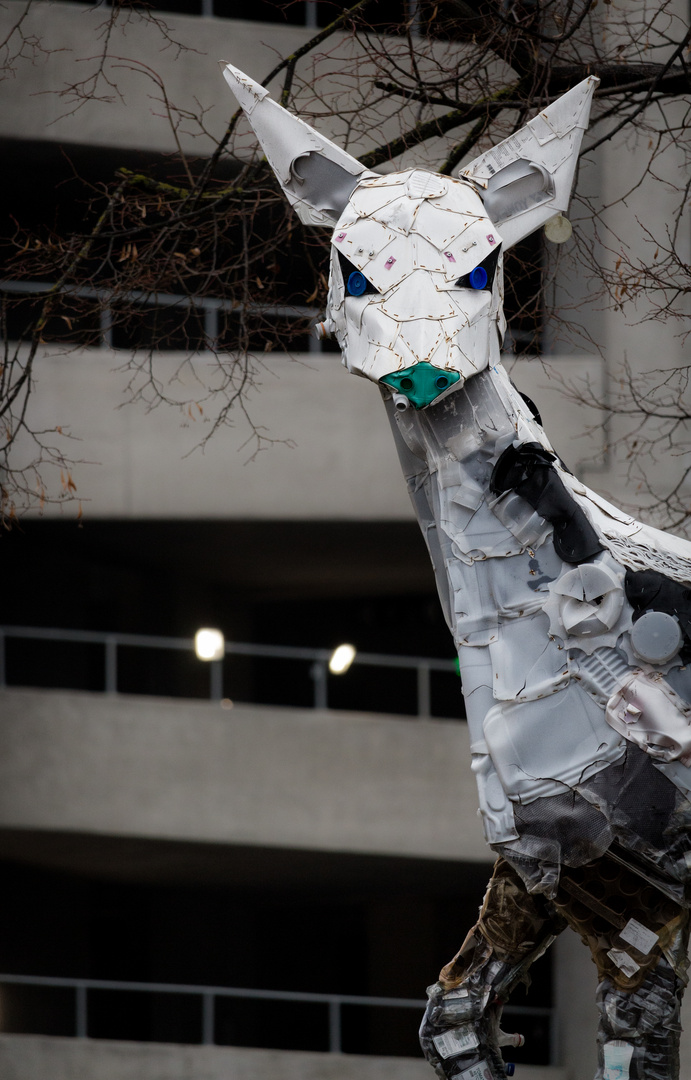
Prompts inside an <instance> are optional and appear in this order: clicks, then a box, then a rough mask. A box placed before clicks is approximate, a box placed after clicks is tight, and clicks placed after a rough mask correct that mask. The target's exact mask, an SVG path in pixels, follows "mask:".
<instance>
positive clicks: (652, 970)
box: [555, 855, 689, 1080]
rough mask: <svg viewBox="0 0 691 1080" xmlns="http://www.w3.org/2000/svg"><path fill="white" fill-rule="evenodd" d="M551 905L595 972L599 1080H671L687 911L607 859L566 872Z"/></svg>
mask: <svg viewBox="0 0 691 1080" xmlns="http://www.w3.org/2000/svg"><path fill="white" fill-rule="evenodd" d="M555 904H556V906H557V907H558V908H559V910H560V911H561V912H562V913H563V914H564V916H565V917H566V919H567V921H568V922H569V924H570V925H571V926H572V927H573V928H574V930H576V931H577V932H578V933H579V934H580V936H581V938H582V939H583V941H584V942H585V943H586V944H587V945H588V946H589V947H590V950H591V952H592V955H593V960H594V962H595V964H596V965H597V969H598V975H599V985H598V988H597V1005H598V1010H599V1014H600V1019H599V1029H598V1059H599V1060H598V1071H597V1080H677V1077H678V1076H679V1036H680V1034H681V1025H680V1022H679V1011H680V1006H681V999H682V994H683V992H684V987H685V986H686V982H687V978H686V970H687V967H688V961H687V959H686V951H687V945H688V936H689V911H688V910H687V909H685V908H682V907H680V906H679V904H677V903H675V901H674V900H672V899H671V897H669V896H667V895H666V894H665V893H663V892H661V891H660V890H659V889H657V888H655V887H654V886H652V884H651V883H650V881H649V880H646V879H644V878H642V877H640V876H639V875H637V874H636V873H634V872H633V870H632V869H630V868H625V867H623V866H622V865H621V864H619V863H617V862H615V861H614V860H613V859H612V858H611V857H610V856H609V855H605V856H603V857H602V858H601V859H598V860H597V861H596V862H594V863H590V864H588V865H587V866H584V867H581V868H580V869H578V870H569V869H566V868H565V869H564V871H563V873H562V877H561V881H560V886H559V891H558V894H557V897H556V898H555Z"/></svg>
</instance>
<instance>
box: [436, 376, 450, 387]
mask: <svg viewBox="0 0 691 1080" xmlns="http://www.w3.org/2000/svg"><path fill="white" fill-rule="evenodd" d="M434 385H435V386H437V387H438V388H439V389H440V390H446V388H447V386H448V385H449V378H448V376H447V375H437V377H436V379H435V380H434Z"/></svg>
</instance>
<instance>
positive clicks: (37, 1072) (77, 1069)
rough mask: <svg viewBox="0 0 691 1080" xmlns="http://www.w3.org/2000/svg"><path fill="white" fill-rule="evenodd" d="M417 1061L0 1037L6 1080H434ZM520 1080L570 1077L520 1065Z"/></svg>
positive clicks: (0, 1068) (1, 1072)
mask: <svg viewBox="0 0 691 1080" xmlns="http://www.w3.org/2000/svg"><path fill="white" fill-rule="evenodd" d="M432 1075H433V1073H432V1070H431V1069H430V1068H429V1066H428V1065H427V1064H426V1062H424V1061H417V1060H415V1059H414V1058H385V1057H358V1056H356V1055H354V1054H352V1055H351V1054H308V1053H298V1052H295V1051H291V1052H283V1051H278V1050H245V1049H239V1048H235V1047H233V1048H230V1047H228V1048H226V1047H217V1046H166V1045H152V1044H143V1043H127V1042H106V1041H100V1040H99V1041H98V1042H92V1041H90V1040H88V1039H57V1038H42V1037H40V1036H26V1035H5V1036H0V1076H2V1078H3V1080H266V1078H267V1077H271V1080H430V1077H432ZM521 1080H565V1076H564V1072H563V1070H562V1069H549V1068H539V1067H536V1066H531V1065H522V1066H521Z"/></svg>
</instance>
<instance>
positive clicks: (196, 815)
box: [0, 690, 491, 862]
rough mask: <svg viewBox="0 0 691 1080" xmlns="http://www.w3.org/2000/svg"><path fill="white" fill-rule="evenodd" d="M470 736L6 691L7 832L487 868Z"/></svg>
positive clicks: (433, 728) (357, 718)
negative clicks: (459, 863) (247, 847)
mask: <svg viewBox="0 0 691 1080" xmlns="http://www.w3.org/2000/svg"><path fill="white" fill-rule="evenodd" d="M476 807H477V798H476V791H475V784H474V780H473V778H472V775H471V772H470V755H469V751H468V737H467V728H466V726H465V724H463V723H460V722H459V723H455V722H452V721H440V720H416V719H408V718H405V719H404V718H399V717H390V716H381V715H371V714H363V713H338V712H332V711H321V712H317V711H311V710H300V709H287V708H286V709H279V708H265V707H261V706H249V705H243V706H236V707H235V708H234V709H232V710H225V709H223V708H222V707H221V706H220V705H216V704H212V703H206V702H193V701H181V700H179V699H176V700H172V699H160V698H148V697H126V696H118V697H109V696H106V695H104V694H87V693H64V692H55V691H41V690H7V691H4V692H2V693H1V694H0V829H8V830H17V829H25V830H41V831H43V832H45V831H50V830H54V831H55V832H56V833H58V832H60V833H66V832H67V833H69V832H76V833H80V834H82V835H83V834H93V835H104V836H106V835H107V836H124V837H139V838H143V839H158V840H185V841H188V842H190V841H191V842H202V843H222V844H247V845H262V846H265V847H267V846H268V847H279V848H295V849H302V850H321V851H332V852H351V853H363V854H381V855H394V856H403V857H418V858H419V857H423V858H430V859H458V860H463V861H482V862H486V861H487V860H488V858H491V853H490V851H489V849H488V848H487V847H486V845H485V843H484V839H483V837H482V831H481V828H480V824H479V821H478V818H477V814H476Z"/></svg>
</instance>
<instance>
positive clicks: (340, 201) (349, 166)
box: [223, 64, 375, 225]
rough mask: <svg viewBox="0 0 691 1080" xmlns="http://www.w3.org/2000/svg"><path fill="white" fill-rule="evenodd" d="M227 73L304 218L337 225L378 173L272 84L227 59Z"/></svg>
mask: <svg viewBox="0 0 691 1080" xmlns="http://www.w3.org/2000/svg"><path fill="white" fill-rule="evenodd" d="M223 75H224V77H225V79H226V82H227V83H228V85H229V86H230V88H231V90H232V91H233V93H234V94H235V97H236V98H237V99H238V102H239V103H240V105H241V107H242V108H243V109H244V111H245V113H246V114H247V119H248V120H249V123H250V124H251V126H252V128H253V129H254V133H255V135H256V136H257V138H258V139H259V142H260V144H261V148H262V150H263V151H264V153H265V155H266V159H267V161H268V162H269V165H270V166H271V168H272V169H273V171H274V172H275V173H276V176H277V178H278V182H279V183H280V185H281V187H282V188H283V192H284V194H285V195H286V197H287V198H288V200H289V202H290V203H291V204H292V205H293V206H294V208H295V211H296V213H297V214H298V217H299V218H300V220H301V221H303V222H305V224H307V225H335V223H336V222H337V221H338V219H339V217H340V216H341V214H342V212H343V210H344V209H345V207H346V204H347V202H348V199H349V197H350V194H351V192H352V190H353V188H354V187H355V185H356V184H357V183H358V182H359V180H361V179H364V178H365V177H367V176H374V175H375V174H374V173H371V172H369V171H368V170H366V169H365V168H364V167H363V166H362V165H361V164H360V162H359V161H357V160H356V158H354V157H351V156H350V154H347V153H346V151H345V150H341V149H340V147H338V146H336V144H335V143H332V142H331V141H330V140H329V139H327V138H326V137H325V136H324V135H320V134H319V132H318V131H315V129H314V128H313V127H310V125H309V124H306V123H305V122H304V121H303V120H300V119H299V117H297V116H293V114H292V113H289V112H287V110H286V109H284V108H283V107H282V106H281V105H278V104H277V102H275V101H272V100H271V98H270V97H269V91H268V90H266V89H265V88H264V87H263V86H260V85H259V83H256V82H255V81H254V79H250V78H249V76H247V75H245V74H244V73H243V72H242V71H240V70H239V69H238V68H236V67H233V65H232V64H224V65H223Z"/></svg>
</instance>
